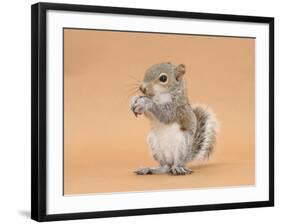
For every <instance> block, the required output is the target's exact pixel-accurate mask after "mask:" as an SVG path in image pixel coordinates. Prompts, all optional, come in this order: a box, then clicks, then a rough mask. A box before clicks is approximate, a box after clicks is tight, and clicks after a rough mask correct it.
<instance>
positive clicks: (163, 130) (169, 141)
mask: <svg viewBox="0 0 281 224" xmlns="http://www.w3.org/2000/svg"><path fill="white" fill-rule="evenodd" d="M148 142H149V145H150V148H151V151H152V155H153V156H154V158H155V159H156V160H157V161H158V162H160V164H161V165H163V164H167V165H169V166H172V165H177V164H178V163H179V161H180V160H182V158H183V156H184V155H186V154H187V153H188V152H187V148H188V147H187V141H186V136H185V134H184V132H183V131H181V130H180V126H179V125H178V124H177V123H173V124H169V125H166V124H163V123H160V122H153V123H152V128H151V130H150V133H149V135H148Z"/></svg>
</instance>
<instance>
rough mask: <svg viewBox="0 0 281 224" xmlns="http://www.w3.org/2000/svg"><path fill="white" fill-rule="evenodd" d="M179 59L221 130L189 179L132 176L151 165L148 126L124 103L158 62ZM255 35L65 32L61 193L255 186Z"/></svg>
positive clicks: (193, 93) (193, 97) (196, 99)
mask: <svg viewBox="0 0 281 224" xmlns="http://www.w3.org/2000/svg"><path fill="white" fill-rule="evenodd" d="M168 61H169V62H172V63H175V64H179V63H184V64H185V65H186V67H187V74H186V79H187V86H188V95H189V98H190V101H191V103H204V104H207V105H209V106H210V107H211V108H212V109H213V110H214V111H215V112H216V114H217V117H218V120H219V122H220V126H221V127H220V133H219V135H218V143H217V146H216V148H215V152H214V154H213V156H212V158H211V160H209V161H208V162H204V163H202V162H200V163H193V164H191V165H190V167H191V168H192V169H193V170H194V171H195V172H194V173H193V174H192V175H188V176H171V175H155V176H154V175H153V176H137V175H135V174H134V173H133V172H132V171H133V170H134V169H135V168H137V167H139V166H157V164H156V163H155V162H154V161H153V159H152V158H151V156H150V152H149V150H148V146H147V143H146V136H147V133H148V129H149V123H148V121H147V120H146V119H145V118H144V117H139V118H135V116H134V115H133V113H132V112H131V111H130V109H129V102H130V98H131V96H132V92H133V90H132V85H133V84H134V83H137V81H136V80H135V79H142V77H143V75H144V71H145V70H146V69H147V68H148V67H149V66H151V65H152V64H154V63H159V62H168ZM254 69H255V40H254V39H248V38H229V37H210V36H192V35H168V34H148V33H128V32H110V31H95V30H74V29H65V30H64V193H65V194H84V193H101V192H124V191H144V190H160V189H183V188H199V187H224V186H239V185H252V184H254V183H255V169H254V167H255V163H254V158H255V145H254V144H255V143H254V142H255V139H254V130H255V126H254V125H255V124H254V120H255V114H254V107H255V105H254V100H255V96H254V91H255V89H254V82H255V80H254V79H255V70H254Z"/></svg>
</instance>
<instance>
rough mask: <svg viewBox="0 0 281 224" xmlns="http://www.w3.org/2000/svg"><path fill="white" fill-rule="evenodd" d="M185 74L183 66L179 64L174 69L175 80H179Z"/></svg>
mask: <svg viewBox="0 0 281 224" xmlns="http://www.w3.org/2000/svg"><path fill="white" fill-rule="evenodd" d="M184 73H185V65H184V64H180V65H178V66H177V67H176V80H180V79H181V78H182V76H183V75H184Z"/></svg>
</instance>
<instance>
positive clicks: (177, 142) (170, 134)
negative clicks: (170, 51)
mask: <svg viewBox="0 0 281 224" xmlns="http://www.w3.org/2000/svg"><path fill="white" fill-rule="evenodd" d="M184 74H185V66H184V65H183V64H180V65H178V66H175V65H173V64H171V63H169V62H168V63H160V64H155V65H153V66H151V67H150V68H149V69H148V70H147V71H146V73H145V76H144V79H143V81H142V82H141V85H140V87H139V89H140V91H141V92H142V93H143V95H141V96H134V97H133V98H132V100H131V110H132V111H133V113H134V114H135V115H136V116H138V115H141V114H144V115H145V116H146V117H147V118H148V119H149V120H150V121H151V130H150V132H149V135H148V143H149V146H150V149H151V152H152V156H153V157H154V159H155V160H156V161H157V162H158V163H159V165H160V166H159V167H156V168H149V167H140V168H138V169H137V170H135V171H134V172H135V173H136V174H139V175H145V174H161V173H171V174H173V175H186V174H191V173H192V172H193V171H192V170H191V169H190V168H188V167H186V163H188V162H190V161H193V160H196V159H205V158H208V157H209V155H210V154H211V152H212V151H213V148H214V145H215V142H216V134H217V120H216V118H215V116H214V114H213V113H212V112H211V111H210V110H208V109H207V108H206V107H205V106H191V105H190V103H189V101H188V98H187V95H186V88H185V80H184Z"/></svg>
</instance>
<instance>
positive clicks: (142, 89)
mask: <svg viewBox="0 0 281 224" xmlns="http://www.w3.org/2000/svg"><path fill="white" fill-rule="evenodd" d="M139 90H140V91H141V92H142V93H143V94H145V93H146V88H145V87H144V86H143V85H140V87H139Z"/></svg>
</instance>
